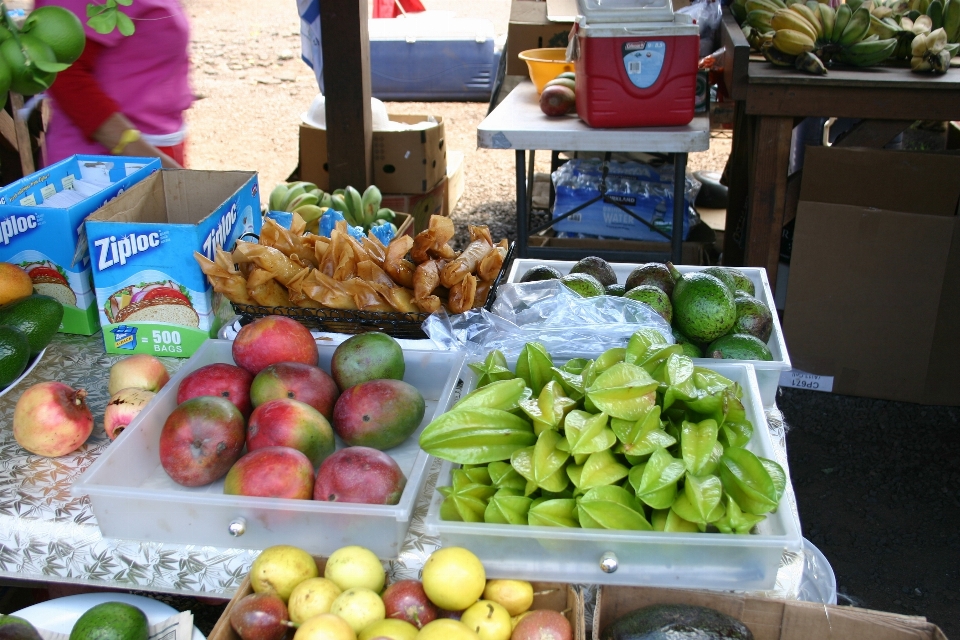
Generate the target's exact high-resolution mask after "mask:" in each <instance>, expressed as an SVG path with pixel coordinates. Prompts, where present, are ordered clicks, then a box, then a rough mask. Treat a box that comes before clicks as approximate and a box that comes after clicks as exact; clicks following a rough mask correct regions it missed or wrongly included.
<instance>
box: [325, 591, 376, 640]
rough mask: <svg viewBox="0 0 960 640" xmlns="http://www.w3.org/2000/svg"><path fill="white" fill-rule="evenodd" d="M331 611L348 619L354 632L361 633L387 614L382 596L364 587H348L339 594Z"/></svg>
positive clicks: (331, 606)
mask: <svg viewBox="0 0 960 640" xmlns="http://www.w3.org/2000/svg"><path fill="white" fill-rule="evenodd" d="M330 613H332V614H334V615H338V616H340V617H341V618H343V619H344V620H346V621H347V624H349V625H350V627H351V628H352V629H353V631H354V633H360V631H362V630H363V629H365V628H367V627H369V626H370V625H371V624H373V623H374V622H376V621H378V620H383V619H384V618H385V617H386V615H387V612H386V609H385V608H384V606H383V600H381V599H380V596H378V595H377V594H376V592H375V591H371V590H370V589H366V588H364V587H354V588H352V589H347V590H346V591H344V592H343V593H341V594H340V595H339V596H337V599H336V600H334V601H333V604H331V605H330Z"/></svg>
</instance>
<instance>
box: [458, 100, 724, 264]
mask: <svg viewBox="0 0 960 640" xmlns="http://www.w3.org/2000/svg"><path fill="white" fill-rule="evenodd" d="M709 145H710V120H709V118H708V117H707V116H706V115H701V116H697V117H695V118H694V119H693V121H692V122H691V123H690V124H688V125H685V126H683V127H645V128H626V129H594V128H591V127H588V126H587V125H586V124H585V123H584V122H583V121H582V120H580V119H579V118H577V117H576V116H573V115H570V116H566V117H562V118H550V117H547V116H545V115H544V114H543V112H542V111H540V105H539V99H538V97H537V91H536V89H535V88H534V86H533V83H532V82H528V81H524V82H521V83H520V84H519V85H518V86H517V88H516V89H514V90H513V91H511V92H510V94H509V95H508V96H507V97H506V98H504V100H503V102H501V103H500V105H499V106H497V108H496V109H494V110H493V111H492V112H491V113H490V115H488V116H487V117H486V118H485V119H484V120H483V122H481V123H480V125H479V126H478V127H477V146H478V147H480V148H481V149H515V150H516V156H517V160H516V162H517V168H516V169H517V257H520V258H528V257H536V258H546V259H555V260H577V259H579V258H582V257H584V255H587V253H586V252H585V250H576V249H562V248H556V247H529V246H528V245H527V240H528V234H530V233H536V232H537V231H540V230H541V229H532V230H531V229H529V220H530V213H531V198H530V197H529V196H530V194H529V192H530V191H531V189H530V187H532V185H533V162H534V154H535V153H536V150H537V149H550V150H558V151H606V152H617V151H642V152H647V153H671V154H673V156H674V200H673V204H674V207H673V221H674V222H673V228H674V229H680V228H682V224H681V222H682V220H683V218H682V215H683V204H684V197H683V194H684V175H685V169H686V163H687V152H690V151H705V150H706V149H707V148H708V147H709ZM527 150H529V151H530V157H529V163H528V161H527V157H526V152H527ZM524 165H527V172H526V175H525V174H524ZM574 211H575V210H574ZM570 213H572V212H570ZM631 215H633V214H631ZM550 224H553V222H551V223H550ZM547 226H549V225H547ZM681 236H682V234H679V233H675V234H673V238H672V243H671V252H670V253H669V254H665V253H659V252H658V253H655V254H654V253H651V254H650V255H645V254H642V253H637V252H634V251H623V250H591V251H590V254H592V255H598V256H600V257H602V258H606V259H607V260H611V261H619V262H637V261H642V260H661V261H665V260H667V259H672V260H673V261H674V262H676V263H678V264H679V263H680V262H681V242H682V237H681Z"/></svg>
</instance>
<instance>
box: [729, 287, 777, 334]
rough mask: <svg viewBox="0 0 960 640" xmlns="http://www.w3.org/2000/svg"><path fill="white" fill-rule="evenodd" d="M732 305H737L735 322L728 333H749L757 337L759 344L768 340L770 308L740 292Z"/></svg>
mask: <svg viewBox="0 0 960 640" xmlns="http://www.w3.org/2000/svg"><path fill="white" fill-rule="evenodd" d="M734 303H735V304H736V305H737V320H736V322H734V323H733V329H731V330H730V333H749V334H750V335H752V336H756V337H758V338H759V339H760V341H761V342H766V341H767V340H769V339H770V334H771V333H773V314H772V313H771V312H770V307H768V306H767V305H766V304H764V303H763V301H762V300H758V299H757V298H754V297H753V296H750V295H747V294H745V293H743V292H742V291H741V292H739V293H738V294H737V297H736V298H734Z"/></svg>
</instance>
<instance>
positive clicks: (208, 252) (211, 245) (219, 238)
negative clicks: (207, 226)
mask: <svg viewBox="0 0 960 640" xmlns="http://www.w3.org/2000/svg"><path fill="white" fill-rule="evenodd" d="M236 223H237V203H236V202H234V203H233V204H231V205H230V210H229V211H227V212H226V213H225V214H223V216H222V217H221V218H220V221H219V222H218V223H217V228H216V229H213V230H212V231H210V233H209V234H207V237H206V238H204V240H203V255H205V256H207V258H209V259H210V260H213V252H214V250H215V249H218V248H220V247H222V246H223V245H224V243H225V242H226V241H227V238H229V237H230V232H231V231H233V226H234V225H235V224H236Z"/></svg>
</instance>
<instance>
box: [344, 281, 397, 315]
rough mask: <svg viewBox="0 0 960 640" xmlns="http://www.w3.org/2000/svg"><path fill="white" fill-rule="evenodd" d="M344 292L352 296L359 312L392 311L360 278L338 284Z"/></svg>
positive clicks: (370, 286) (375, 291)
mask: <svg viewBox="0 0 960 640" xmlns="http://www.w3.org/2000/svg"><path fill="white" fill-rule="evenodd" d="M340 286H341V287H342V288H343V290H344V291H346V292H347V293H349V294H350V295H352V296H353V302H354V304H356V305H357V308H358V309H360V310H361V311H394V308H393V306H391V305H390V304H389V303H388V302H387V301H386V300H384V299H383V297H382V296H381V295H380V294H379V293H378V292H377V290H376V289H374V288H373V286H372V285H371V284H370V283H369V282H364V281H363V280H361V279H360V278H350V279H349V280H344V281H343V282H341V283H340Z"/></svg>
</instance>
